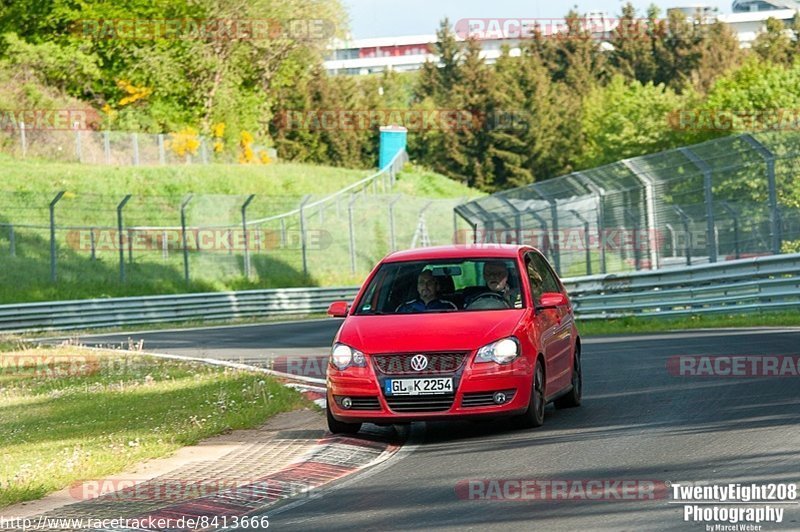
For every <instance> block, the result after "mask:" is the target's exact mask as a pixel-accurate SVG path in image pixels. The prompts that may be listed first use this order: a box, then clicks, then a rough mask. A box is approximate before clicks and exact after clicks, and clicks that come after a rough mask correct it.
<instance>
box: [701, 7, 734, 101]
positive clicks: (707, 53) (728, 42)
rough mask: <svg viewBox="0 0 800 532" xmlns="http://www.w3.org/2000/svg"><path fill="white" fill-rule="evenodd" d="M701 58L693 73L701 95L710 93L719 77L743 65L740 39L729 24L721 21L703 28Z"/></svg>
mask: <svg viewBox="0 0 800 532" xmlns="http://www.w3.org/2000/svg"><path fill="white" fill-rule="evenodd" d="M703 30H704V31H703V37H704V38H703V41H702V44H701V46H700V58H699V60H698V62H697V67H696V69H695V70H694V71H693V72H692V76H691V80H692V85H693V86H694V88H695V89H697V90H698V91H699V92H700V93H702V94H705V93H707V92H708V91H709V89H710V88H711V86H712V85H713V84H714V81H715V80H716V79H717V77H718V76H720V75H724V74H726V73H728V72H729V71H731V70H733V69H735V68H736V67H738V66H739V65H741V63H742V61H743V59H744V55H743V54H742V51H741V48H740V47H739V39H738V38H737V37H736V34H735V33H734V32H733V30H732V29H731V28H730V26H728V25H727V24H723V23H721V22H719V21H717V22H714V23H713V24H710V25H707V26H704V27H703Z"/></svg>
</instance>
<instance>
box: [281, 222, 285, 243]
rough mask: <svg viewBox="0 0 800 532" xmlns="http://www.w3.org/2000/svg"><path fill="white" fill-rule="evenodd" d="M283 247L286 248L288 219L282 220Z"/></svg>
mask: <svg viewBox="0 0 800 532" xmlns="http://www.w3.org/2000/svg"><path fill="white" fill-rule="evenodd" d="M281 247H282V248H285V247H286V218H281Z"/></svg>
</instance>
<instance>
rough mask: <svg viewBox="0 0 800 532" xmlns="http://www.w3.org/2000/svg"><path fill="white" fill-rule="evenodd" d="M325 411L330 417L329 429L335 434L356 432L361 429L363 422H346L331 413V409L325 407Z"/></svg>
mask: <svg viewBox="0 0 800 532" xmlns="http://www.w3.org/2000/svg"><path fill="white" fill-rule="evenodd" d="M325 413H326V414H327V418H328V430H329V431H331V432H332V433H333V434H355V433H357V432H358V431H359V430H361V423H345V422H343V421H339V420H337V419H336V418H334V417H333V414H331V409H330V408H328V407H325Z"/></svg>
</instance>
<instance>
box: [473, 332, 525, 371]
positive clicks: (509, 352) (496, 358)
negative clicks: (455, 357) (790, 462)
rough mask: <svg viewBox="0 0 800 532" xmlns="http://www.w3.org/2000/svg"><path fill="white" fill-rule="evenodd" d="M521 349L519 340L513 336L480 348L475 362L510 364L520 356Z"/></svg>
mask: <svg viewBox="0 0 800 532" xmlns="http://www.w3.org/2000/svg"><path fill="white" fill-rule="evenodd" d="M519 351H520V349H519V340H517V339H516V338H514V337H513V336H511V337H509V338H503V339H502V340H498V341H496V342H492V343H491V344H489V345H485V346H483V347H481V348H480V349H478V354H477V355H476V356H475V362H496V363H498V364H508V363H509V362H511V361H513V360H514V359H515V358H517V357H518V356H519Z"/></svg>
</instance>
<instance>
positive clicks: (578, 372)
mask: <svg viewBox="0 0 800 532" xmlns="http://www.w3.org/2000/svg"><path fill="white" fill-rule="evenodd" d="M574 360H575V362H574V364H573V367H572V390H570V392H569V393H568V394H567V395H565V396H564V397H559V398H558V399H556V401H555V406H556V408H558V409H563V408H575V407H577V406H581V398H582V397H583V369H582V368H581V352H580V350H578V348H577V347H576V348H575V359H574Z"/></svg>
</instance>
